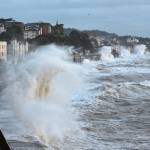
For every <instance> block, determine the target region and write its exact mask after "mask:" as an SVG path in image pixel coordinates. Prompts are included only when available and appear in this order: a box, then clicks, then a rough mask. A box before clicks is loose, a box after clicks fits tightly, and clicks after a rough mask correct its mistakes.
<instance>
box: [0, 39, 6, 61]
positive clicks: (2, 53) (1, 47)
mask: <svg viewBox="0 0 150 150" xmlns="http://www.w3.org/2000/svg"><path fill="white" fill-rule="evenodd" d="M0 60H4V61H7V42H5V41H0Z"/></svg>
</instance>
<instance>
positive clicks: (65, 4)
mask: <svg viewBox="0 0 150 150" xmlns="http://www.w3.org/2000/svg"><path fill="white" fill-rule="evenodd" d="M149 14H150V0H5V1H2V0H1V4H0V17H13V18H14V19H16V20H20V21H24V22H32V21H48V22H50V23H52V24H54V23H55V22H56V20H58V21H59V22H60V23H64V24H65V27H74V28H79V29H99V30H105V31H108V32H114V33H118V34H120V35H127V34H131V35H138V36H144V37H150V16H149Z"/></svg>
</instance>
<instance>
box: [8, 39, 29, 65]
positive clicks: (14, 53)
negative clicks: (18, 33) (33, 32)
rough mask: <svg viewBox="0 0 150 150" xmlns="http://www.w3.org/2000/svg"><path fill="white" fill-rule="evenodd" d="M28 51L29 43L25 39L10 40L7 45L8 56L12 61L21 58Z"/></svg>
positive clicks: (14, 61)
mask: <svg viewBox="0 0 150 150" xmlns="http://www.w3.org/2000/svg"><path fill="white" fill-rule="evenodd" d="M28 51H29V44H28V42H27V41H17V40H12V41H11V42H10V44H9V45H8V57H9V60H10V61H12V62H13V63H15V64H16V63H17V62H18V61H20V60H22V59H23V58H24V57H25V55H26V54H27V53H28Z"/></svg>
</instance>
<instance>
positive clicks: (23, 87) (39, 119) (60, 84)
mask: <svg viewBox="0 0 150 150" xmlns="http://www.w3.org/2000/svg"><path fill="white" fill-rule="evenodd" d="M67 51H69V48H60V47H58V46H54V45H51V46H46V47H43V48H41V49H39V50H38V51H36V52H34V53H31V54H30V55H28V56H27V57H26V58H25V59H24V60H23V61H22V62H20V63H19V64H17V65H13V66H11V67H10V65H9V67H8V72H7V80H8V83H12V84H11V85H10V84H8V85H7V88H6V89H5V90H4V97H5V98H6V99H8V100H9V101H10V103H11V104H12V106H13V109H14V111H15V112H16V115H17V117H18V118H20V119H21V120H23V121H24V122H25V123H26V125H27V126H28V127H29V128H28V129H29V130H31V132H32V133H33V135H34V136H36V137H37V138H38V139H39V140H40V141H42V142H43V143H45V144H48V143H50V142H51V141H54V140H55V139H57V140H63V138H64V136H67V135H68V134H70V133H72V132H74V131H75V130H78V125H77V123H76V121H75V120H76V119H75V117H76V116H75V115H74V114H73V112H72V106H71V96H72V94H73V93H74V92H75V91H76V90H77V88H78V87H79V85H80V84H81V73H80V72H81V69H80V67H79V66H78V65H75V64H73V63H71V62H70V61H69V60H70V57H69V55H68V52H67ZM79 74H80V75H79ZM8 93H9V94H8ZM22 118H23V119H22Z"/></svg>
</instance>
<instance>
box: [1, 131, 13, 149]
mask: <svg viewBox="0 0 150 150" xmlns="http://www.w3.org/2000/svg"><path fill="white" fill-rule="evenodd" d="M0 150H11V148H10V147H9V145H8V143H7V141H6V139H5V137H4V135H3V133H2V131H1V130H0Z"/></svg>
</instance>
